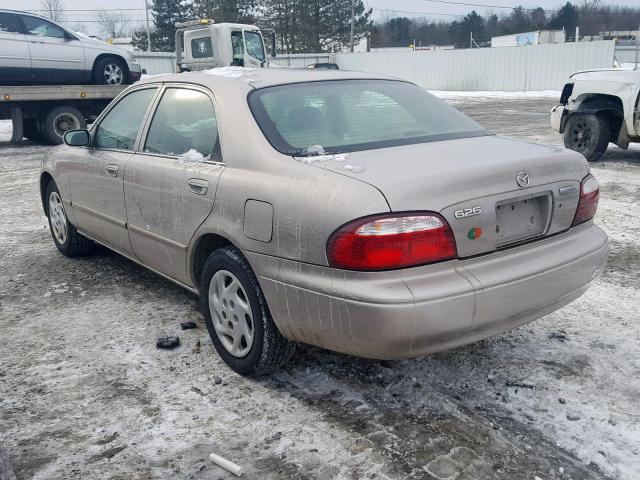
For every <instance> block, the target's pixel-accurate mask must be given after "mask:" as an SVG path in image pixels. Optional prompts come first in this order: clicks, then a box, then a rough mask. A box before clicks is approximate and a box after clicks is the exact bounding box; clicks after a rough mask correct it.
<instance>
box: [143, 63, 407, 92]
mask: <svg viewBox="0 0 640 480" xmlns="http://www.w3.org/2000/svg"><path fill="white" fill-rule="evenodd" d="M221 79H225V81H229V82H242V83H244V84H247V85H249V86H251V87H253V88H263V87H270V86H274V85H285V84H289V83H302V82H317V81H322V80H356V79H380V80H398V79H397V78H394V77H388V76H384V75H377V74H372V73H364V72H349V71H345V70H320V69H306V68H305V69H291V68H243V67H222V68H214V69H211V70H203V71H201V72H188V73H178V74H167V75H156V76H152V77H150V78H146V79H144V80H142V83H153V82H159V81H162V82H188V83H199V84H201V85H208V84H214V83H215V84H220V83H222V82H221Z"/></svg>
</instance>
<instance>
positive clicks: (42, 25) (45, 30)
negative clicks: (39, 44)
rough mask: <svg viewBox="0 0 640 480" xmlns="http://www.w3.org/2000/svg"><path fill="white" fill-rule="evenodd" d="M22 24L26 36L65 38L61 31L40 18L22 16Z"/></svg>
mask: <svg viewBox="0 0 640 480" xmlns="http://www.w3.org/2000/svg"><path fill="white" fill-rule="evenodd" d="M22 22H23V23H24V27H25V32H26V33H27V35H37V36H39V37H51V38H65V36H66V35H65V33H64V30H63V29H61V28H60V27H58V26H57V25H54V24H53V23H51V22H48V21H46V20H44V19H42V18H36V17H27V16H23V17H22Z"/></svg>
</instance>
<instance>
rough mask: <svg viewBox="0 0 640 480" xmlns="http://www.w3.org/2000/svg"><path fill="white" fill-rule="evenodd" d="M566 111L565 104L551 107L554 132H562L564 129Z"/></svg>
mask: <svg viewBox="0 0 640 480" xmlns="http://www.w3.org/2000/svg"><path fill="white" fill-rule="evenodd" d="M565 113H566V109H565V108H564V105H556V106H555V107H553V108H552V109H551V119H550V120H551V128H552V129H553V131H554V132H558V133H562V132H563V131H564V125H563V120H564V115H565Z"/></svg>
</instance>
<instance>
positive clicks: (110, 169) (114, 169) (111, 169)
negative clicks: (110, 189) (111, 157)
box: [106, 164, 120, 177]
mask: <svg viewBox="0 0 640 480" xmlns="http://www.w3.org/2000/svg"><path fill="white" fill-rule="evenodd" d="M106 168H107V175H109V176H110V177H117V176H118V171H119V170H120V168H119V167H118V165H113V164H109V165H107V167H106Z"/></svg>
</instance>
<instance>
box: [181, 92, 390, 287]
mask: <svg viewBox="0 0 640 480" xmlns="http://www.w3.org/2000/svg"><path fill="white" fill-rule="evenodd" d="M222 83H224V82H222ZM233 83H234V84H238V83H239V82H233ZM212 90H214V95H215V97H216V102H217V105H218V116H219V119H218V124H219V129H220V138H221V145H222V151H223V157H224V163H225V169H224V171H223V173H222V175H221V177H220V182H219V184H218V190H217V193H216V198H215V203H214V207H213V211H212V213H211V215H210V216H209V218H208V219H207V220H206V221H205V222H204V223H203V225H202V226H201V227H200V229H199V230H198V232H197V233H196V235H195V236H194V238H193V240H192V242H191V246H190V249H191V253H192V254H193V251H194V249H195V245H196V244H197V242H198V239H199V238H201V237H202V235H205V234H207V233H213V234H217V235H221V236H223V237H225V238H226V239H228V240H229V241H231V242H232V243H233V244H234V245H235V246H236V247H238V248H240V249H241V250H244V251H251V252H255V253H262V254H265V255H272V256H278V257H282V258H287V259H292V260H298V261H301V262H307V263H314V264H320V265H327V263H328V262H327V258H326V242H327V240H328V238H329V236H330V235H331V233H333V231H334V230H336V229H337V228H338V227H339V226H341V225H342V224H344V223H346V222H348V221H351V220H354V219H356V218H359V217H362V216H366V215H370V214H375V213H386V212H388V211H389V206H388V203H387V201H386V200H385V198H384V196H383V195H382V194H381V193H380V192H379V191H378V190H377V189H376V188H374V187H372V186H371V185H368V184H366V183H364V182H362V181H360V180H357V179H353V178H349V177H347V176H344V175H341V174H339V173H335V172H330V171H326V170H323V169H321V168H317V167H316V166H314V165H309V164H305V163H302V162H299V161H297V160H295V159H294V158H293V157H289V156H286V155H282V154H280V153H279V152H277V151H276V150H275V149H274V148H273V147H272V146H271V145H270V144H269V143H268V141H267V140H266V138H265V137H264V135H263V134H262V131H261V130H260V128H259V127H258V125H257V124H256V122H255V120H254V118H253V115H252V113H251V110H250V109H249V106H248V104H247V99H246V96H247V94H248V93H249V91H250V87H248V86H246V89H245V90H244V91H242V90H238V87H237V86H236V85H233V88H229V89H226V88H222V87H221V88H220V89H215V88H212ZM216 90H217V91H216ZM250 200H255V201H258V202H263V204H264V203H266V204H269V205H271V206H272V207H273V208H272V211H273V214H272V218H263V219H260V221H259V223H260V224H261V225H263V226H264V225H268V224H271V226H272V235H270V236H269V235H264V236H256V235H252V234H250V235H249V236H247V232H246V231H245V230H246V229H245V208H246V205H247V202H248V201H250ZM253 204H254V205H255V203H253ZM269 211H270V209H269V208H261V209H260V212H263V214H265V215H268V214H269ZM253 213H254V214H255V212H253ZM252 221H254V222H255V218H253V219H252ZM250 237H253V238H250ZM256 237H259V238H260V237H261V238H262V239H261V240H257V239H256ZM267 238H269V240H268V241H264V240H265V239H267ZM254 268H255V267H254ZM194 280H195V279H194Z"/></svg>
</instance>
